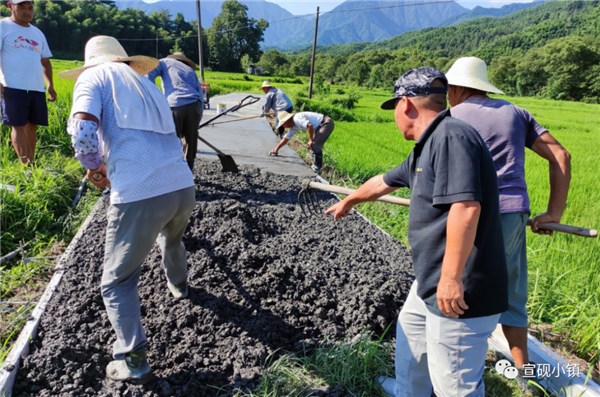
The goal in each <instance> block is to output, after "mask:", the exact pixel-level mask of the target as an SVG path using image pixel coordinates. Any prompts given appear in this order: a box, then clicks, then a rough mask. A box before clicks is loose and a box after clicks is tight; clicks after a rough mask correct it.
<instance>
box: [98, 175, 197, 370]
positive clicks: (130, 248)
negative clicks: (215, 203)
mask: <svg viewBox="0 0 600 397" xmlns="http://www.w3.org/2000/svg"><path fill="white" fill-rule="evenodd" d="M194 190H195V189H194V187H189V188H186V189H182V190H178V191H175V192H171V193H167V194H163V195H161V196H157V197H152V198H149V199H146V200H140V201H135V202H132V203H126V204H115V205H111V206H110V207H109V208H108V212H107V218H108V225H107V227H106V247H105V251H104V271H103V273H102V283H101V290H102V298H103V299H104V306H105V307H106V312H107V314H108V319H109V321H110V323H111V324H112V327H113V329H114V330H115V333H116V334H117V339H116V341H115V343H114V345H113V356H114V358H115V359H117V360H119V359H122V358H123V357H124V356H125V354H126V353H129V352H132V351H135V350H137V349H139V348H140V347H142V346H144V345H146V334H145V333H144V329H143V327H142V321H141V309H140V297H139V295H138V288H137V287H138V281H139V278H140V273H141V266H142V263H143V262H144V259H145V258H146V256H147V255H148V253H149V252H150V250H151V249H152V246H153V245H154V242H155V241H156V242H157V243H158V246H159V248H160V250H161V252H162V256H163V261H162V266H163V268H164V271H165V274H166V276H167V280H168V281H169V282H171V283H172V284H175V285H177V284H179V283H181V282H183V281H184V280H186V279H187V258H186V251H185V247H184V245H183V242H182V237H183V233H184V232H185V228H186V226H187V224H188V221H189V218H190V215H191V213H192V210H193V209H194V205H195V203H196V200H195V193H194Z"/></svg>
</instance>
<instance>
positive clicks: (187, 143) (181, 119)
mask: <svg viewBox="0 0 600 397" xmlns="http://www.w3.org/2000/svg"><path fill="white" fill-rule="evenodd" d="M171 111H172V112H173V120H174V121H175V129H176V130H177V136H178V137H179V138H180V139H181V144H182V145H183V153H184V155H185V160H186V161H187V163H188V166H189V167H190V169H191V170H192V171H193V170H194V160H196V151H197V150H198V125H199V124H200V120H202V112H203V109H202V102H193V103H190V104H189V105H183V106H178V107H174V108H171Z"/></svg>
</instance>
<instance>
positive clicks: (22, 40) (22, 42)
mask: <svg viewBox="0 0 600 397" xmlns="http://www.w3.org/2000/svg"><path fill="white" fill-rule="evenodd" d="M15 47H21V48H27V49H29V50H32V51H36V52H40V51H41V48H39V47H40V43H38V42H37V41H35V40H31V39H28V38H26V37H23V36H19V37H17V39H16V40H15Z"/></svg>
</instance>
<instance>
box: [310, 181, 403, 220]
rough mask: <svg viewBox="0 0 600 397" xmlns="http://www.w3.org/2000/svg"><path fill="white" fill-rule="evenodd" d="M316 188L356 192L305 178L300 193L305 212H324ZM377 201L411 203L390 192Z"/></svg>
mask: <svg viewBox="0 0 600 397" xmlns="http://www.w3.org/2000/svg"><path fill="white" fill-rule="evenodd" d="M315 190H322V191H324V192H329V193H336V194H345V195H349V194H350V193H352V192H354V189H349V188H347V187H343V186H336V185H328V184H326V183H321V182H316V181H311V180H310V179H304V180H303V181H302V190H300V193H298V203H299V204H300V208H302V212H304V213H305V214H311V215H317V214H318V213H322V212H323V211H322V208H321V204H320V201H319V199H318V197H317V194H316V192H315ZM376 201H383V202H384V203H390V204H397V205H403V206H405V207H408V206H409V205H410V200H408V199H403V198H400V197H395V196H390V195H388V194H386V195H385V196H381V197H379V198H378V199H377V200H376Z"/></svg>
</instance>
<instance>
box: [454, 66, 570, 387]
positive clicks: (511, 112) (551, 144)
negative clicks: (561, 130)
mask: <svg viewBox="0 0 600 397" xmlns="http://www.w3.org/2000/svg"><path fill="white" fill-rule="evenodd" d="M446 77H447V78H448V84H449V87H448V101H449V102H450V105H451V106H452V109H451V111H450V112H451V113H452V116H453V117H456V118H458V119H461V120H463V121H466V122H467V123H469V124H471V125H472V126H473V127H475V129H476V130H477V131H478V132H479V134H480V135H481V136H482V137H483V140H484V141H485V142H486V144H487V146H488V148H489V150H490V152H491V154H492V157H493V159H494V165H495V167H496V173H497V175H498V188H499V193H500V213H501V217H500V220H501V224H502V231H503V237H504V246H505V253H506V261H507V265H508V281H509V296H508V299H509V309H508V311H506V312H505V313H503V314H502V315H501V316H500V320H499V323H500V324H502V329H503V331H504V335H505V336H506V339H507V341H508V344H509V346H510V351H511V354H512V356H513V359H514V362H515V366H516V368H517V369H518V370H519V377H518V378H517V379H518V380H519V383H520V384H521V385H522V386H526V383H527V379H524V378H523V374H524V372H525V371H524V367H525V366H527V365H530V364H529V356H528V352H527V325H528V318H527V310H526V307H525V306H526V303H527V245H526V239H525V226H526V225H527V220H528V219H529V214H530V208H529V197H528V195H527V186H526V184H525V148H528V149H531V150H533V151H534V152H535V153H537V154H538V155H539V156H540V157H542V158H543V159H545V160H546V161H548V165H549V171H550V198H549V201H548V206H547V210H546V212H544V213H542V214H540V215H538V216H536V217H535V218H534V219H533V224H532V227H531V229H532V231H533V232H536V233H545V232H544V231H543V230H541V229H538V226H539V224H540V223H544V222H557V223H558V222H560V218H561V216H562V214H563V211H564V210H565V206H566V202H567V193H568V191H569V183H570V179H571V163H570V155H569V153H568V152H567V151H566V150H565V148H564V147H563V146H562V145H561V144H560V143H559V142H558V141H557V140H556V139H555V138H554V137H553V136H552V135H550V133H549V132H548V130H546V129H545V128H544V127H542V126H541V125H540V124H539V123H538V122H537V121H535V119H534V118H533V116H531V114H530V113H529V112H527V111H526V110H524V109H521V108H519V107H517V106H515V105H513V104H511V103H510V102H508V101H505V100H502V99H495V98H490V97H488V93H493V94H502V91H501V90H499V89H498V88H496V87H495V86H494V85H492V84H491V83H490V82H489V81H488V78H487V65H486V64H485V62H484V61H483V60H481V59H479V58H475V57H464V58H460V59H457V60H456V62H454V64H453V65H452V67H451V68H450V70H448V73H446Z"/></svg>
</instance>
